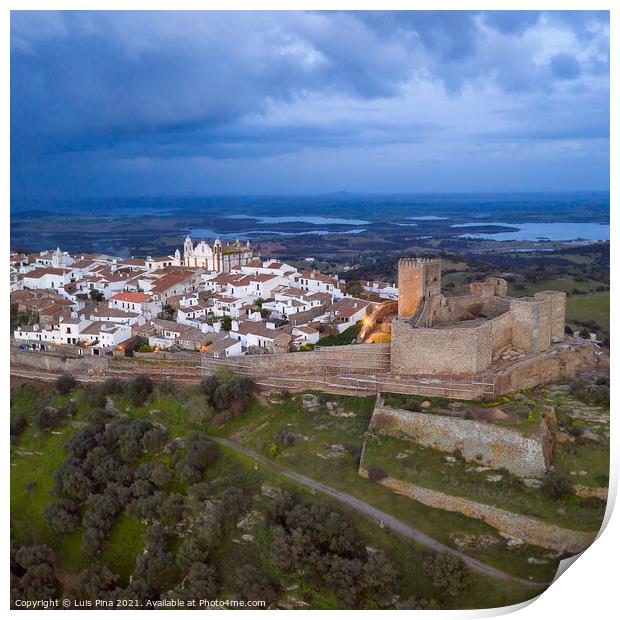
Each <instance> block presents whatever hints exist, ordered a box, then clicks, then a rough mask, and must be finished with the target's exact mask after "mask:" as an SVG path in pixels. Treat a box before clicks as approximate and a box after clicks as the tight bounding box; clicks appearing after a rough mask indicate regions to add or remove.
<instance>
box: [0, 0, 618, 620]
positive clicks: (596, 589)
mask: <svg viewBox="0 0 620 620" xmlns="http://www.w3.org/2000/svg"><path fill="white" fill-rule="evenodd" d="M11 9H14V10H25V9H29V10H52V9H72V10H77V9H83V10H97V9H99V10H112V9H116V10H126V9H135V10H148V9H171V10H186V9H194V10H208V9H210V10H215V9H217V10H221V9H226V10H247V9H254V10H259V9H260V10H273V9H278V10H301V9H326V10H329V9H332V10H333V9H344V10H347V9H367V10H390V9H392V10H398V9H400V10H405V9H406V10H412V9H434V10H440V9H443V10H448V9H451V10H465V9H488V10H501V9H504V10H505V9H520V10H526V9H530V10H541V9H547V10H611V32H612V33H613V34H616V35H617V33H618V32H620V28H618V20H619V17H618V15H619V11H618V10H613V9H612V3H611V1H607V2H601V1H590V2H585V1H578V0H568V1H557V0H556V1H553V0H546V1H543V2H541V1H538V2H536V1H533V0H521V1H520V2H510V1H504V0H495V1H494V2H492V1H489V0H486V1H478V2H466V1H463V0H461V1H458V0H457V1H455V0H452V1H450V2H446V1H442V0H436V1H435V2H429V1H426V2H405V1H403V0H396V1H395V0H384V1H383V2H380V3H379V2H369V1H363V0H358V1H351V0H348V1H343V0H339V1H338V0H334V1H331V2H330V1H326V0H322V1H314V2H307V1H306V2H303V1H299V0H288V1H286V0H279V1H274V0H263V1H262V2H257V1H251V0H250V1H248V0H246V1H239V0H227V1H225V2H224V1H221V2H214V1H212V0H204V1H202V2H200V1H199V0H176V1H175V2H171V1H170V0H124V1H121V0H105V1H104V0H92V1H91V2H84V1H83V0H82V1H79V2H78V1H75V0H57V1H56V2H52V1H47V0H38V1H29V0H24V1H21V2H18V1H17V0H9V1H8V2H7V3H6V4H5V5H4V6H3V9H2V10H1V11H0V42H1V43H0V44H1V46H2V47H1V49H2V53H1V64H0V79H1V83H2V85H3V90H2V98H1V99H0V107H1V109H2V125H1V129H0V132H1V134H0V135H1V140H2V145H3V148H2V150H1V151H0V153H1V154H2V156H1V158H0V162H1V165H0V188H1V189H0V191H2V196H3V198H4V200H3V201H2V202H3V204H4V210H3V213H4V214H5V217H6V218H7V220H6V225H5V226H4V227H3V228H2V247H3V248H4V250H3V251H4V254H3V255H4V256H5V257H6V256H8V254H9V248H10V229H9V222H8V217H9V212H10V210H9V209H10V207H9V205H10V186H9V184H10V175H9V157H8V153H9V148H10V139H9V136H10V112H9V105H10V104H9V92H10V91H9V80H10V10H11ZM613 34H612V35H611V36H610V44H611V68H612V73H611V108H610V109H611V110H613V111H617V110H619V109H620V101H619V97H618V88H617V85H618V75H617V68H618V44H617V43H614V36H613ZM617 130H618V124H617V119H616V116H615V115H614V114H612V118H611V130H610V136H611V143H610V148H611V153H610V155H611V159H610V168H611V170H616V171H618V170H619V166H618V163H619V162H618V135H617ZM610 178H611V183H610V197H611V200H610V205H611V232H612V235H611V237H612V239H615V236H614V232H615V231H616V224H617V217H616V215H615V213H614V208H615V207H616V203H617V181H616V176H615V175H614V174H612V175H611V177H610ZM611 265H612V268H611V316H612V317H614V316H615V309H616V308H617V307H618V306H617V304H616V299H617V295H616V291H617V287H616V278H615V273H616V271H615V267H617V266H618V253H617V252H616V251H615V245H614V244H612V246H611ZM8 297H9V291H8V287H7V289H6V297H5V305H4V308H5V309H7V308H8V306H9V299H8ZM3 316H4V319H3V328H2V329H3V332H4V333H5V334H7V333H8V327H9V326H8V312H6V310H5V313H4V314H3ZM612 361H613V359H612ZM2 371H3V372H2V378H3V385H4V390H3V394H4V395H5V401H4V402H5V425H6V427H7V428H5V431H4V435H3V436H4V437H5V438H8V436H9V429H8V425H9V416H8V408H9V407H8V391H9V372H10V371H9V355H8V347H6V345H5V352H4V353H3V355H2ZM617 379H618V373H616V372H615V366H614V365H613V364H612V386H615V385H616V380H617ZM615 394H616V392H615V389H612V410H613V411H614V413H615V405H616V400H617V399H616V397H615ZM615 426H616V425H615V424H614V423H613V422H612V429H613V430H614V432H612V434H611V454H612V468H611V475H610V499H609V502H608V507H607V508H608V509H607V512H606V517H605V529H604V531H603V532H602V534H601V535H600V537H599V538H598V539H597V540H596V541H595V542H594V544H593V545H592V546H591V547H590V548H589V549H587V550H586V551H585V552H584V553H583V554H582V556H580V557H579V558H578V559H577V560H576V561H575V562H574V565H572V566H570V570H567V571H566V572H565V573H564V574H562V575H561V578H559V579H557V582H555V583H554V584H553V585H552V586H551V587H550V588H549V589H548V590H547V591H546V592H544V593H543V594H542V595H541V596H540V597H538V599H535V601H531V602H529V603H524V604H521V605H515V606H512V607H504V608H501V609H495V610H469V611H436V612H417V613H418V614H420V613H423V614H426V615H428V614H433V616H434V617H436V618H480V617H494V616H498V615H503V614H506V613H510V612H514V611H517V610H520V612H519V617H520V618H524V619H532V618H545V620H550V619H554V618H560V617H561V618H562V619H563V620H564V619H571V618H579V620H583V619H584V618H601V619H605V618H607V617H611V616H612V613H613V612H612V610H617V609H618V595H617V593H616V587H617V577H616V571H615V569H616V562H617V559H616V557H615V553H617V552H618V551H620V517H618V514H617V511H616V513H614V514H611V513H612V508H613V503H614V501H615V497H616V492H617V486H618V455H619V454H620V452H619V443H620V442H619V441H618V437H617V434H616V432H615ZM5 442H6V444H8V439H5ZM6 444H5V445H6ZM4 463H5V465H4V467H3V470H2V477H3V482H4V489H5V497H7V504H6V505H7V506H8V503H9V502H8V496H9V473H10V459H9V452H8V450H7V454H6V458H5V459H4ZM610 516H611V518H610ZM2 524H3V533H4V538H3V540H4V549H3V556H2V557H3V558H4V560H3V562H2V566H3V570H2V573H3V574H2V591H3V592H4V597H3V599H4V601H5V609H8V607H9V600H10V596H9V590H10V587H9V566H8V546H9V510H7V509H5V510H4V511H3V512H2ZM568 564H570V562H569V563H568ZM9 613H23V614H41V613H45V612H42V611H27V612H26V611H25V612H16V611H11V612H9ZM56 613H59V612H56ZM60 613H62V612H60ZM69 613H71V612H69ZM75 613H81V612H75ZM97 613H98V614H106V613H109V614H113V616H114V617H115V618H122V617H124V615H125V614H128V613H129V612H125V611H109V612H106V611H98V612H97ZM134 613H149V614H155V613H157V614H169V615H170V614H183V615H185V614H186V613H187V611H183V612H181V611H144V612H142V611H138V612H134ZM228 613H232V614H242V617H243V618H248V617H249V616H248V614H252V613H259V614H260V617H266V615H271V614H274V613H278V612H272V611H260V612H249V611H243V612H240V611H232V612H228ZM279 613H280V614H281V613H287V612H279ZM304 613H305V614H306V615H308V614H309V615H311V616H312V615H314V614H319V613H323V614H336V613H337V614H339V615H346V616H350V615H352V614H354V613H358V612H356V611H324V612H320V611H306V612H304ZM363 613H364V614H372V615H377V614H378V613H383V612H373V611H365V612H363ZM392 613H399V612H392ZM400 613H401V614H405V613H407V614H410V613H411V612H405V611H403V612H400ZM616 613H617V611H616Z"/></svg>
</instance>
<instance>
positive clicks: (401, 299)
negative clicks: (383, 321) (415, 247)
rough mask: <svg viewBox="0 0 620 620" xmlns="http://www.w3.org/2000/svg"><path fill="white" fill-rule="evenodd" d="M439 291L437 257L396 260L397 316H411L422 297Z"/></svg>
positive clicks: (438, 263)
mask: <svg viewBox="0 0 620 620" xmlns="http://www.w3.org/2000/svg"><path fill="white" fill-rule="evenodd" d="M440 293H441V261H440V260H439V259H438V258H417V257H411V258H401V259H400V260H399V261H398V316H399V317H403V318H411V317H413V316H414V315H415V314H416V312H417V311H418V308H419V307H420V305H421V303H422V301H423V300H424V299H428V298H429V297H430V296H431V295H439V294H440Z"/></svg>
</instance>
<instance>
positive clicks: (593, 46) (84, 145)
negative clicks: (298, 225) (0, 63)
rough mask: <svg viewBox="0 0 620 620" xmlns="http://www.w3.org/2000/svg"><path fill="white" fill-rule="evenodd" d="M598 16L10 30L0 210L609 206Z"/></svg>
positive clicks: (155, 17)
mask: <svg viewBox="0 0 620 620" xmlns="http://www.w3.org/2000/svg"><path fill="white" fill-rule="evenodd" d="M608 185H609V18H608V14H607V13H606V12H551V13H545V12H543V13H538V12H536V13H533V12H510V11H504V12H491V13H479V12H471V13H469V12H373V13H350V12H348V13H347V12H344V13H302V12H287V13H277V12H263V13H250V12H237V13H226V12H218V13H215V12H213V13H212V12H200V13H195V12H167V13H161V12H85V13H80V12H77V13H68V12H67V13H50V12H13V13H12V17H11V191H12V198H13V199H15V200H18V201H22V200H28V199H33V198H52V197H53V198H79V197H86V196H112V195H144V194H148V195H157V194H164V193H167V194H169V193H179V194H189V193H201V194H282V193H292V194H295V193H324V192H333V191H340V190H347V191H351V192H437V191H439V192H446V191H455V192H460V191H537V190H565V189H566V190H573V189H608Z"/></svg>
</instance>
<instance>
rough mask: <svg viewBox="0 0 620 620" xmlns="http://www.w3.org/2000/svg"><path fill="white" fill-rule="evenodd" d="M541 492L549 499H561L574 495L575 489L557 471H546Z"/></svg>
mask: <svg viewBox="0 0 620 620" xmlns="http://www.w3.org/2000/svg"><path fill="white" fill-rule="evenodd" d="M541 491H542V492H543V493H544V494H545V495H546V496H547V497H549V498H551V499H563V498H564V497H567V496H569V495H574V494H575V488H574V487H573V485H572V484H571V483H570V481H569V480H568V479H567V478H566V476H564V475H563V474H561V473H560V472H559V471H555V470H550V471H548V472H547V473H546V474H545V476H544V478H543V480H542V487H541Z"/></svg>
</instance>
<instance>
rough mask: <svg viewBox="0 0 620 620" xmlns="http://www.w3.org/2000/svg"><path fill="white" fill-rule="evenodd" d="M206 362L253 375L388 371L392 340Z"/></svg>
mask: <svg viewBox="0 0 620 620" xmlns="http://www.w3.org/2000/svg"><path fill="white" fill-rule="evenodd" d="M202 363H203V365H204V366H205V367H207V368H211V367H213V368H217V366H218V364H225V365H226V366H230V367H231V368H232V369H233V370H234V369H238V370H240V371H242V372H243V371H245V372H246V373H247V374H251V375H252V376H254V377H262V376H273V377H280V376H287V375H301V376H303V375H312V374H321V375H323V374H334V373H337V372H344V373H346V372H360V373H366V374H368V375H372V374H377V373H382V372H383V373H385V372H387V371H389V368H390V345H389V344H380V343H377V344H356V345H345V346H339V347H321V348H320V349H319V350H315V351H304V352H299V353H275V354H268V355H239V356H231V357H227V358H226V359H225V360H223V361H222V362H218V361H217V360H214V359H213V358H208V357H206V356H205V357H204V358H203V361H202Z"/></svg>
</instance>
